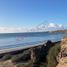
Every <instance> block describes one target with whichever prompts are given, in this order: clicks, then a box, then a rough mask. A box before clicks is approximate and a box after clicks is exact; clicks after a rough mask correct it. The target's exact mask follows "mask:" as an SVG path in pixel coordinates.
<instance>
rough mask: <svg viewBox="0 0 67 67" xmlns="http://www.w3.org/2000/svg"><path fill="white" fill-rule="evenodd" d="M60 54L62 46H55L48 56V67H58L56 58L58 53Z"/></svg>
mask: <svg viewBox="0 0 67 67" xmlns="http://www.w3.org/2000/svg"><path fill="white" fill-rule="evenodd" d="M59 52H60V45H59V44H58V45H55V46H53V47H52V48H51V49H50V50H49V52H48V55H47V63H48V64H47V67H56V65H57V60H56V57H57V55H58V53H59Z"/></svg>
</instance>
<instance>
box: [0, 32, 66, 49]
mask: <svg viewBox="0 0 67 67" xmlns="http://www.w3.org/2000/svg"><path fill="white" fill-rule="evenodd" d="M64 36H67V33H61V32H60V33H59V32H57V33H49V32H31V33H2V34H0V49H5V48H15V47H24V46H28V45H29V46H30V45H32V44H33V45H35V44H36V43H39V42H43V41H44V42H45V41H47V40H51V41H60V40H61V39H62V38H63V37H64Z"/></svg>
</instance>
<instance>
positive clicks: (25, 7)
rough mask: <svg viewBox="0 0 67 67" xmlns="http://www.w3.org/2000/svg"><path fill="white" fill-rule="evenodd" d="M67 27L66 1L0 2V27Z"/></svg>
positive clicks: (2, 0) (26, 0)
mask: <svg viewBox="0 0 67 67" xmlns="http://www.w3.org/2000/svg"><path fill="white" fill-rule="evenodd" d="M46 22H49V23H50V22H53V23H57V24H63V25H65V26H66V25H67V0H0V26H8V27H23V26H24V27H32V26H35V25H38V24H41V23H46Z"/></svg>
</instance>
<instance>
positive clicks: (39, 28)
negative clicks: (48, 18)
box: [30, 23, 64, 32]
mask: <svg viewBox="0 0 67 67" xmlns="http://www.w3.org/2000/svg"><path fill="white" fill-rule="evenodd" d="M54 30H64V26H63V25H62V24H54V23H49V24H40V25H38V26H36V27H34V28H32V29H30V31H34V32H42V31H54Z"/></svg>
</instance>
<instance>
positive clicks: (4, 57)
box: [1, 54, 11, 60]
mask: <svg viewBox="0 0 67 67" xmlns="http://www.w3.org/2000/svg"><path fill="white" fill-rule="evenodd" d="M8 59H11V55H10V54H5V55H4V56H3V57H2V59H1V60H8Z"/></svg>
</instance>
